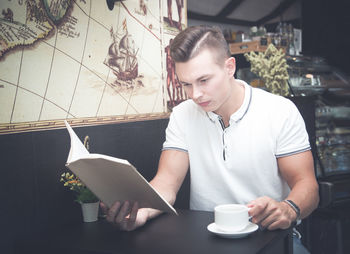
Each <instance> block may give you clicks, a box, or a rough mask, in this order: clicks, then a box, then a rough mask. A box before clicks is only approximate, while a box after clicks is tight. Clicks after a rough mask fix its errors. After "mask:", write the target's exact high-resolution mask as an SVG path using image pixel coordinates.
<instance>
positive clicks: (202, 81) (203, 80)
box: [200, 79, 208, 83]
mask: <svg viewBox="0 0 350 254" xmlns="http://www.w3.org/2000/svg"><path fill="white" fill-rule="evenodd" d="M207 81H208V79H201V81H200V82H201V83H205V82H207Z"/></svg>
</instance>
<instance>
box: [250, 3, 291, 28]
mask: <svg viewBox="0 0 350 254" xmlns="http://www.w3.org/2000/svg"><path fill="white" fill-rule="evenodd" d="M295 2H296V0H284V1H283V2H281V3H280V4H279V5H278V6H277V7H276V8H275V9H274V10H273V11H272V12H270V13H269V14H267V15H266V16H265V17H262V18H261V19H259V20H257V21H256V23H257V25H263V24H265V23H266V22H267V21H269V20H271V19H273V18H275V17H277V16H280V15H281V14H282V13H283V12H284V11H285V10H287V9H288V8H289V7H290V6H291V5H292V4H294V3H295Z"/></svg>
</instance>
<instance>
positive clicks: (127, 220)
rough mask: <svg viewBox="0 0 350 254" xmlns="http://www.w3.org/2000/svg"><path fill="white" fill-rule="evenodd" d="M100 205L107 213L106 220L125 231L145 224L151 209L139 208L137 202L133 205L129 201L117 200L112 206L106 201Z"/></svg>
mask: <svg viewBox="0 0 350 254" xmlns="http://www.w3.org/2000/svg"><path fill="white" fill-rule="evenodd" d="M100 206H101V209H102V211H103V212H104V213H105V214H106V220H107V221H108V222H110V223H112V224H114V225H116V226H117V227H118V228H119V229H121V230H125V231H132V230H134V229H136V228H138V227H141V226H143V225H144V224H145V223H146V222H147V220H148V218H149V212H150V209H148V208H141V209H139V206H138V203H137V202H135V203H134V204H133V205H132V204H130V203H129V202H128V201H125V202H124V203H121V202H115V203H114V204H113V205H112V207H110V208H108V207H107V206H106V205H105V204H104V203H101V205H100Z"/></svg>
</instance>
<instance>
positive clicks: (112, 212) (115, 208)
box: [106, 202, 121, 223]
mask: <svg viewBox="0 0 350 254" xmlns="http://www.w3.org/2000/svg"><path fill="white" fill-rule="evenodd" d="M120 206H121V204H120V202H115V203H114V204H113V205H112V207H111V208H109V210H107V211H106V220H107V221H108V222H111V223H114V220H115V217H116V215H117V214H118V212H119V209H120Z"/></svg>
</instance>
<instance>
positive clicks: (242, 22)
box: [187, 11, 256, 26]
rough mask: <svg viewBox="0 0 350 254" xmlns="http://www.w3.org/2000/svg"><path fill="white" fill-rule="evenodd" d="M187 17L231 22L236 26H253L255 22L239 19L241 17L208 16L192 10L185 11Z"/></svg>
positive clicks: (216, 21)
mask: <svg viewBox="0 0 350 254" xmlns="http://www.w3.org/2000/svg"><path fill="white" fill-rule="evenodd" d="M187 17H188V18H189V19H195V20H202V21H208V22H215V23H223V24H231V25H237V26H255V25H256V22H252V21H247V20H241V19H230V18H226V17H217V16H210V15H205V14H200V13H197V12H193V11H188V12H187Z"/></svg>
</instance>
